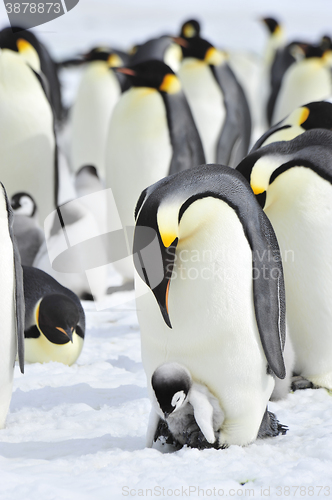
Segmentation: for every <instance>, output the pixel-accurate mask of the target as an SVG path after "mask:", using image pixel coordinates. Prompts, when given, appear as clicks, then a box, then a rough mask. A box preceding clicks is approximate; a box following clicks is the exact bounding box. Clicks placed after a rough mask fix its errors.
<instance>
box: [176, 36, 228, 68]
mask: <svg viewBox="0 0 332 500" xmlns="http://www.w3.org/2000/svg"><path fill="white" fill-rule="evenodd" d="M186 42H187V45H186V46H182V47H181V48H182V54H183V58H184V59H188V58H194V59H198V60H199V61H202V62H204V63H205V64H207V65H209V66H219V65H221V64H223V63H224V62H225V61H226V59H227V54H226V53H225V52H223V51H221V50H218V49H216V48H215V47H214V46H213V45H212V44H211V43H210V42H208V41H207V40H204V39H203V38H200V37H198V36H196V37H193V38H189V39H186Z"/></svg>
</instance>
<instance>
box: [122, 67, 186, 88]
mask: <svg viewBox="0 0 332 500" xmlns="http://www.w3.org/2000/svg"><path fill="white" fill-rule="evenodd" d="M115 71H117V72H119V73H124V74H125V75H127V76H128V77H129V79H130V81H131V83H132V86H133V87H150V88H153V89H157V90H158V91H159V92H165V93H167V94H176V93H177V92H179V91H180V90H181V84H180V80H179V79H178V77H177V76H176V75H175V73H174V71H172V70H171V68H170V67H169V66H167V64H165V63H163V62H162V61H158V60H150V61H145V62H141V63H139V64H135V65H133V66H130V67H127V68H116V69H115Z"/></svg>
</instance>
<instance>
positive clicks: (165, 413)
mask: <svg viewBox="0 0 332 500" xmlns="http://www.w3.org/2000/svg"><path fill="white" fill-rule="evenodd" d="M164 417H165V420H167V419H168V417H169V413H168V412H167V411H164Z"/></svg>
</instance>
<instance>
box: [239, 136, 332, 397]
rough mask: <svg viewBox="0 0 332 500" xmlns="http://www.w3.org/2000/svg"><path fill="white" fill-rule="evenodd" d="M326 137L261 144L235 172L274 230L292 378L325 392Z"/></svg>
mask: <svg viewBox="0 0 332 500" xmlns="http://www.w3.org/2000/svg"><path fill="white" fill-rule="evenodd" d="M331 165H332V132H331V131H329V130H323V129H320V130H309V131H307V132H305V133H303V134H301V135H300V136H298V137H296V138H295V139H293V140H292V141H285V142H276V143H274V144H269V145H268V146H265V147H263V148H260V149H258V150H257V151H255V152H253V153H251V154H249V155H248V156H247V158H245V159H244V160H243V161H242V162H241V163H240V164H239V166H238V167H237V168H238V170H239V172H241V173H242V174H243V175H244V176H245V177H246V179H247V180H248V181H249V182H250V184H251V187H252V189H253V191H254V193H255V194H256V197H257V199H258V201H259V202H260V204H261V206H262V207H263V208H264V211H265V213H266V215H267V216H268V217H269V219H270V221H271V223H272V225H273V228H274V230H275V233H276V236H277V238H278V242H279V245H280V249H281V253H282V257H283V266H284V272H285V286H286V299H287V324H288V328H289V334H290V338H291V340H292V343H293V347H294V351H295V373H296V374H298V375H302V376H303V377H305V378H306V379H308V380H310V381H311V382H312V383H314V384H316V385H318V386H322V387H327V388H328V389H332V357H331V350H332V332H331V321H332V311H331V305H330V296H331V293H332V262H331V252H330V247H331V239H332V234H331V227H332V215H331V214H332V188H331V184H332V168H331Z"/></svg>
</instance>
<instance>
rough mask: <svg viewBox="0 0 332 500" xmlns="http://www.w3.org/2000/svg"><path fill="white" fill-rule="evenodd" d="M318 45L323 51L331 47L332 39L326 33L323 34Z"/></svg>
mask: <svg viewBox="0 0 332 500" xmlns="http://www.w3.org/2000/svg"><path fill="white" fill-rule="evenodd" d="M320 47H321V49H322V50H323V51H325V50H331V49H332V40H331V37H330V36H328V35H324V36H322V38H321V41H320Z"/></svg>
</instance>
